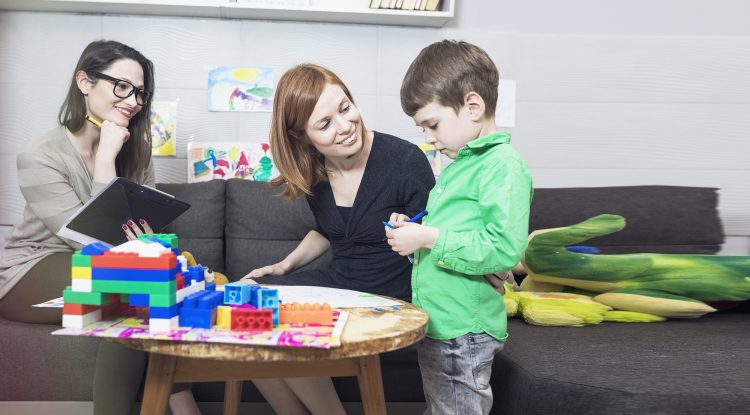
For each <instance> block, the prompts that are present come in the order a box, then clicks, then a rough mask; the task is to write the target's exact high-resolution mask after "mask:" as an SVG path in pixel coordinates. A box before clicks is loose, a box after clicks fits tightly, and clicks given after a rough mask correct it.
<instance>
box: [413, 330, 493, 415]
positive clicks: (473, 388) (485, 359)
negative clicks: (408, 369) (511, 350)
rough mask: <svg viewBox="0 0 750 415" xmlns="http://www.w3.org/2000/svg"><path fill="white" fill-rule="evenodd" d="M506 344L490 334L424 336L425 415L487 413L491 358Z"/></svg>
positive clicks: (421, 354) (421, 352)
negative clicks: (453, 336) (443, 337)
mask: <svg viewBox="0 0 750 415" xmlns="http://www.w3.org/2000/svg"><path fill="white" fill-rule="evenodd" d="M504 345H505V343H503V342H501V341H498V340H496V339H495V338H494V337H492V336H490V335H489V334H487V333H469V334H466V335H463V336H461V337H458V338H455V339H450V340H435V339H430V338H428V337H425V338H424V339H423V340H422V341H421V342H419V344H418V346H417V353H418V359H419V370H420V371H421V372H422V386H423V387H424V395H425V400H426V402H427V410H426V411H425V415H436V414H449V415H453V414H462V415H463V414H467V415H469V414H488V413H489V412H490V409H492V389H491V388H490V375H491V374H492V361H493V360H494V358H495V353H498V352H500V351H501V350H502V349H503V346H504Z"/></svg>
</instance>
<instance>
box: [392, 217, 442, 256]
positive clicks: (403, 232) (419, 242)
mask: <svg viewBox="0 0 750 415" xmlns="http://www.w3.org/2000/svg"><path fill="white" fill-rule="evenodd" d="M402 216H404V217H406V216H405V215H402ZM401 219H403V218H401ZM407 220H408V219H407ZM391 223H393V226H395V227H396V229H390V228H388V227H386V228H385V236H386V237H387V238H388V245H390V246H391V249H393V250H394V251H395V252H397V253H398V254H399V255H402V256H406V255H411V254H413V253H414V251H416V250H418V249H420V248H432V245H434V244H435V241H436V240H437V237H438V234H439V232H440V231H439V230H438V229H437V228H432V227H429V226H423V225H420V224H418V223H413V222H407V221H404V220H398V221H396V222H391Z"/></svg>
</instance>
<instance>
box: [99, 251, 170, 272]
mask: <svg viewBox="0 0 750 415" xmlns="http://www.w3.org/2000/svg"><path fill="white" fill-rule="evenodd" d="M90 258H91V267H93V268H124V269H172V268H175V267H176V266H177V257H175V256H174V254H173V253H171V252H168V253H163V254H161V255H159V256H158V257H143V256H139V255H138V254H136V253H132V252H111V251H110V252H105V253H104V254H102V255H99V256H95V257H90Z"/></svg>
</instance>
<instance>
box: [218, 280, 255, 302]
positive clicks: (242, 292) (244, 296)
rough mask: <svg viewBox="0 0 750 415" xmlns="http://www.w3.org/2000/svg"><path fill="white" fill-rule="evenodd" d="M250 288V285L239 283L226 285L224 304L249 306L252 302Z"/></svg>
mask: <svg viewBox="0 0 750 415" xmlns="http://www.w3.org/2000/svg"><path fill="white" fill-rule="evenodd" d="M250 287H251V286H250V285H247V284H241V283H238V282H230V283H227V284H224V304H231V305H242V304H247V303H248V302H250V290H251V288H250Z"/></svg>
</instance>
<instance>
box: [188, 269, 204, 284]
mask: <svg viewBox="0 0 750 415" xmlns="http://www.w3.org/2000/svg"><path fill="white" fill-rule="evenodd" d="M204 273H205V271H204V270H203V267H201V266H195V267H188V270H187V274H185V275H184V277H185V278H186V279H188V280H190V282H191V283H196V282H200V281H203V280H204V278H203V276H204Z"/></svg>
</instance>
